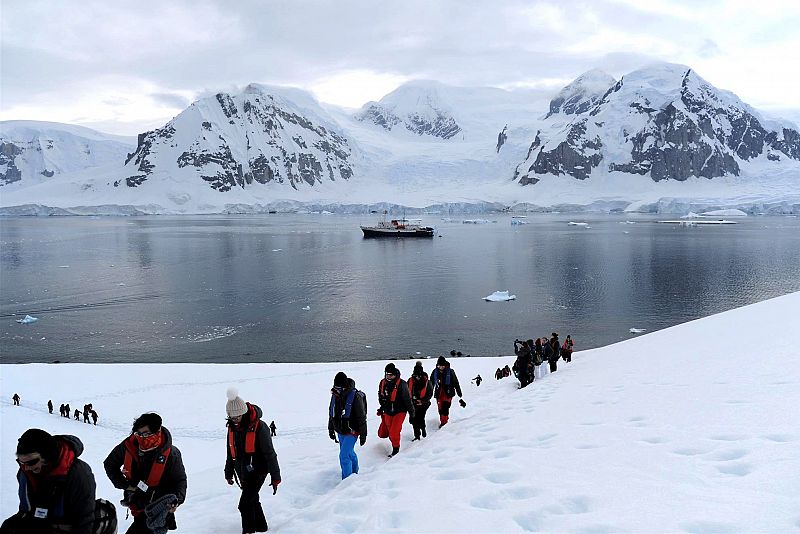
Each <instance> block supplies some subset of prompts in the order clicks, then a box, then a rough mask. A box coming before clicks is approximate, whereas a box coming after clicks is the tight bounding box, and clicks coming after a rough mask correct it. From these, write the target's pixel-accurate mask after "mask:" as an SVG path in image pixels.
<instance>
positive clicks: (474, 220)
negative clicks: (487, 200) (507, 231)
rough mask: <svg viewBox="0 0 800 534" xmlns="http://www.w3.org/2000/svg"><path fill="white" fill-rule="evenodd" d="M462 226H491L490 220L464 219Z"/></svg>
mask: <svg viewBox="0 0 800 534" xmlns="http://www.w3.org/2000/svg"><path fill="white" fill-rule="evenodd" d="M461 223H462V224H489V219H464V220H463V221H461Z"/></svg>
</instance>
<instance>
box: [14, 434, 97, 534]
mask: <svg viewBox="0 0 800 534" xmlns="http://www.w3.org/2000/svg"><path fill="white" fill-rule="evenodd" d="M82 452H83V443H81V440H80V439H78V438H76V437H75V436H67V435H63V436H51V435H50V434H49V433H47V432H45V431H44V430H40V429H38V428H31V429H29V430H26V431H25V432H24V433H23V434H22V436H21V437H20V438H19V441H18V443H17V464H18V465H19V471H17V482H18V483H19V512H17V513H16V514H15V515H13V516H11V517H9V518H8V519H6V520H5V521H4V522H3V524H2V526H0V533H2V534H34V533H42V532H46V533H51V532H70V533H71V534H92V532H93V531H94V507H95V489H96V486H95V481H94V475H93V474H92V469H91V468H90V467H89V465H88V464H87V463H86V462H84V461H83V460H81V459H79V458H78V456H80V455H81V453H82Z"/></svg>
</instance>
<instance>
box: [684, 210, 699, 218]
mask: <svg viewBox="0 0 800 534" xmlns="http://www.w3.org/2000/svg"><path fill="white" fill-rule="evenodd" d="M699 218H700V215H698V214H696V213H695V212H693V211H690V212H689V213H687V214H686V215H682V216H681V219H699Z"/></svg>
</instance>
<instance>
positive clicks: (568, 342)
mask: <svg viewBox="0 0 800 534" xmlns="http://www.w3.org/2000/svg"><path fill="white" fill-rule="evenodd" d="M574 348H575V343H573V341H572V338H571V337H570V336H569V335H567V339H565V340H564V344H563V345H562V346H561V357H562V358H563V359H564V361H565V362H567V363H569V362H571V361H572V350H573V349H574Z"/></svg>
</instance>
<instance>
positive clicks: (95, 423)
mask: <svg viewBox="0 0 800 534" xmlns="http://www.w3.org/2000/svg"><path fill="white" fill-rule="evenodd" d="M92 422H93V423H94V426H97V412H96V411H94V410H92Z"/></svg>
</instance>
